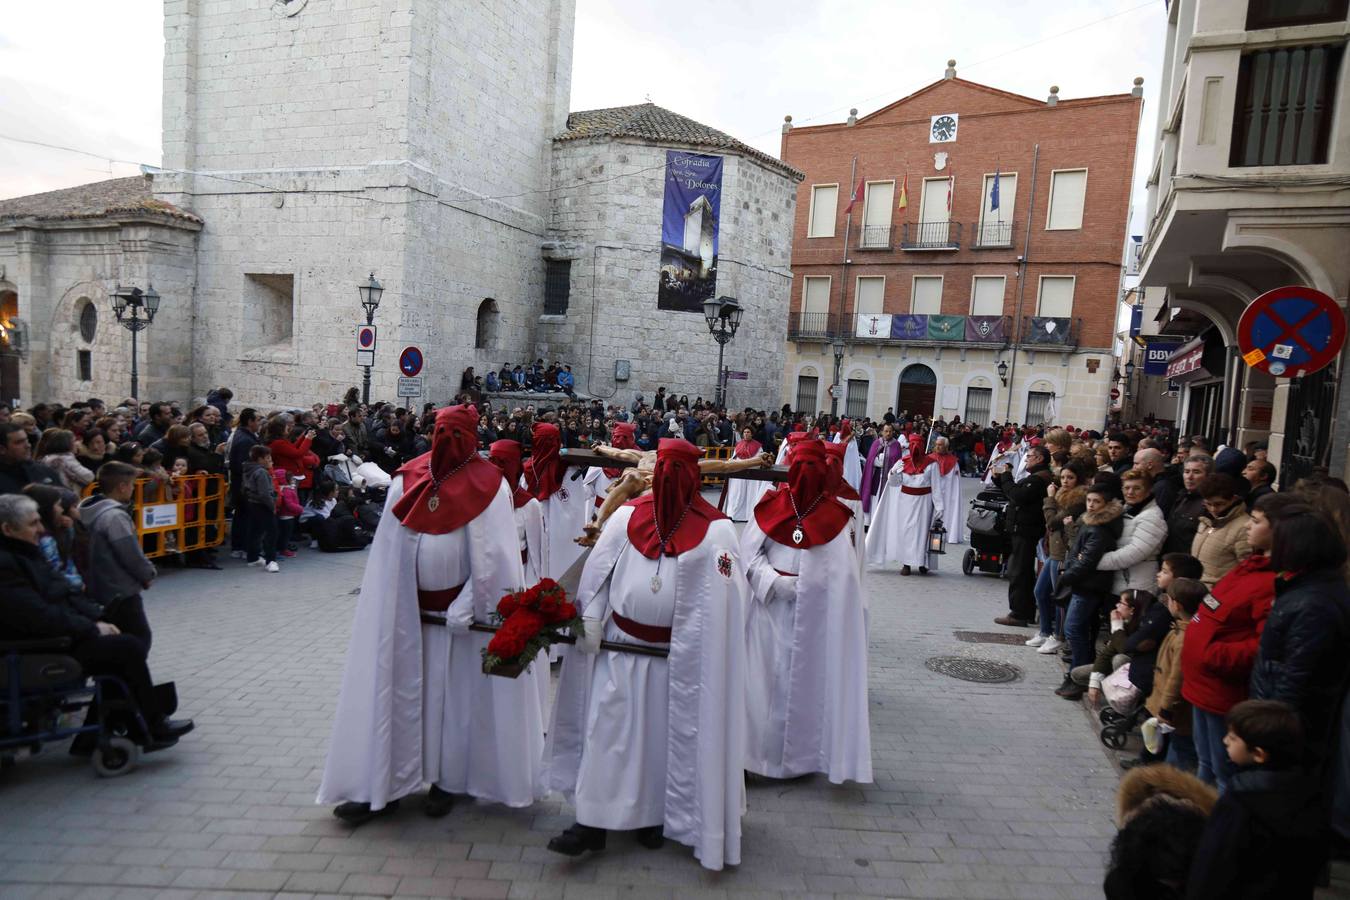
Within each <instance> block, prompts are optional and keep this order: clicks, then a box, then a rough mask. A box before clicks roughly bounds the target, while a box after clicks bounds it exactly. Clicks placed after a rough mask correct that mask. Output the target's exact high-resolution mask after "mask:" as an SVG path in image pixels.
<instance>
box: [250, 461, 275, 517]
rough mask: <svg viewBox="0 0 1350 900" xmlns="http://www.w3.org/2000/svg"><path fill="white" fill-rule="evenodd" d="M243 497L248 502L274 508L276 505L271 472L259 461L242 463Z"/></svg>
mask: <svg viewBox="0 0 1350 900" xmlns="http://www.w3.org/2000/svg"><path fill="white" fill-rule="evenodd" d="M244 499H245V500H246V501H247V502H249V503H256V504H258V505H259V506H266V507H267V508H268V509H274V508H275V507H276V505H277V490H276V484H275V483H274V482H273V481H272V474H271V473H270V472H268V471H267V468H266V467H265V466H263V464H262V463H260V462H254V461H253V460H249V461H248V462H246V463H244Z"/></svg>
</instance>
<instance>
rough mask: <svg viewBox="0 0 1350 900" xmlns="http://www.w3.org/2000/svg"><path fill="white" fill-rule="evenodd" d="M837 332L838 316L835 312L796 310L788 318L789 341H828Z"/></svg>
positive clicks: (838, 329)
mask: <svg viewBox="0 0 1350 900" xmlns="http://www.w3.org/2000/svg"><path fill="white" fill-rule="evenodd" d="M839 333H840V328H839V316H838V315H836V314H835V313H828V312H796V313H793V314H792V316H791V318H789V319H788V340H791V341H828V340H830V339H831V338H833V337H834V336H835V335H836V334H839Z"/></svg>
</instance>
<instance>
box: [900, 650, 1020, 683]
mask: <svg viewBox="0 0 1350 900" xmlns="http://www.w3.org/2000/svg"><path fill="white" fill-rule="evenodd" d="M924 665H925V666H927V667H928V669H929V670H930V671H933V672H937V673H938V674H939V675H950V676H951V677H952V678H959V679H961V680H962V681H977V682H980V683H981V684H1001V683H1003V682H1006V681H1016V680H1017V677H1018V676H1019V675H1021V674H1022V673H1021V671H1020V670H1019V669H1018V668H1017V667H1016V666H1010V665H1008V664H1007V663H1001V662H996V661H995V660H992V659H971V658H969V657H966V656H934V657H933V658H932V659H928V660H925V661H924Z"/></svg>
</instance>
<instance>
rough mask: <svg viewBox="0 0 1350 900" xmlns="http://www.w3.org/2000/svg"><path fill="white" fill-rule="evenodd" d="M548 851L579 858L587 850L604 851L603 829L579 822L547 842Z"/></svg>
mask: <svg viewBox="0 0 1350 900" xmlns="http://www.w3.org/2000/svg"><path fill="white" fill-rule="evenodd" d="M548 849H550V850H552V851H553V852H554V853H561V854H562V855H563V856H580V855H581V854H583V853H585V852H586V851H587V850H593V851H594V850H603V849H605V829H603V828H592V827H591V826H589V825H582V824H581V823H580V822H578V823H577V824H575V825H573V826H572V827H571V828H568V829H567V830H566V831H564V832H563V833H562V834H560V835H558V836H557V837H555V838H554V839H553V840H551V841H549V842H548Z"/></svg>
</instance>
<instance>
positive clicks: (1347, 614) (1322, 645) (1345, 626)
mask: <svg viewBox="0 0 1350 900" xmlns="http://www.w3.org/2000/svg"><path fill="white" fill-rule="evenodd" d="M1348 646H1350V587H1347V586H1346V584H1345V581H1344V580H1343V579H1342V578H1341V573H1340V572H1307V573H1304V574H1302V575H1296V576H1294V577H1293V578H1291V579H1286V578H1284V577H1279V578H1276V579H1275V602H1274V605H1273V606H1272V607H1271V610H1270V618H1268V619H1266V627H1265V630H1264V631H1263V632H1261V645H1260V649H1259V650H1258V652H1257V654H1256V664H1255V665H1254V666H1253V667H1252V680H1251V696H1252V699H1254V700H1282V701H1284V702H1285V703H1288V704H1289V705H1290V706H1292V707H1294V709H1296V710H1298V712H1299V716H1300V717H1301V718H1302V719H1303V734H1304V741H1305V746H1306V748H1307V750H1308V755H1309V760H1310V762H1312V763H1314V764H1317V765H1320V764H1321V761H1322V759H1323V758H1324V757H1325V755H1326V753H1327V747H1328V745H1329V744H1330V740H1331V733H1332V723H1333V721H1334V719H1335V713H1336V710H1337V707H1338V704H1339V702H1340V699H1341V697H1342V696H1343V694H1344V691H1345V686H1346V678H1347V675H1350V653H1347V652H1346V647H1348Z"/></svg>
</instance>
